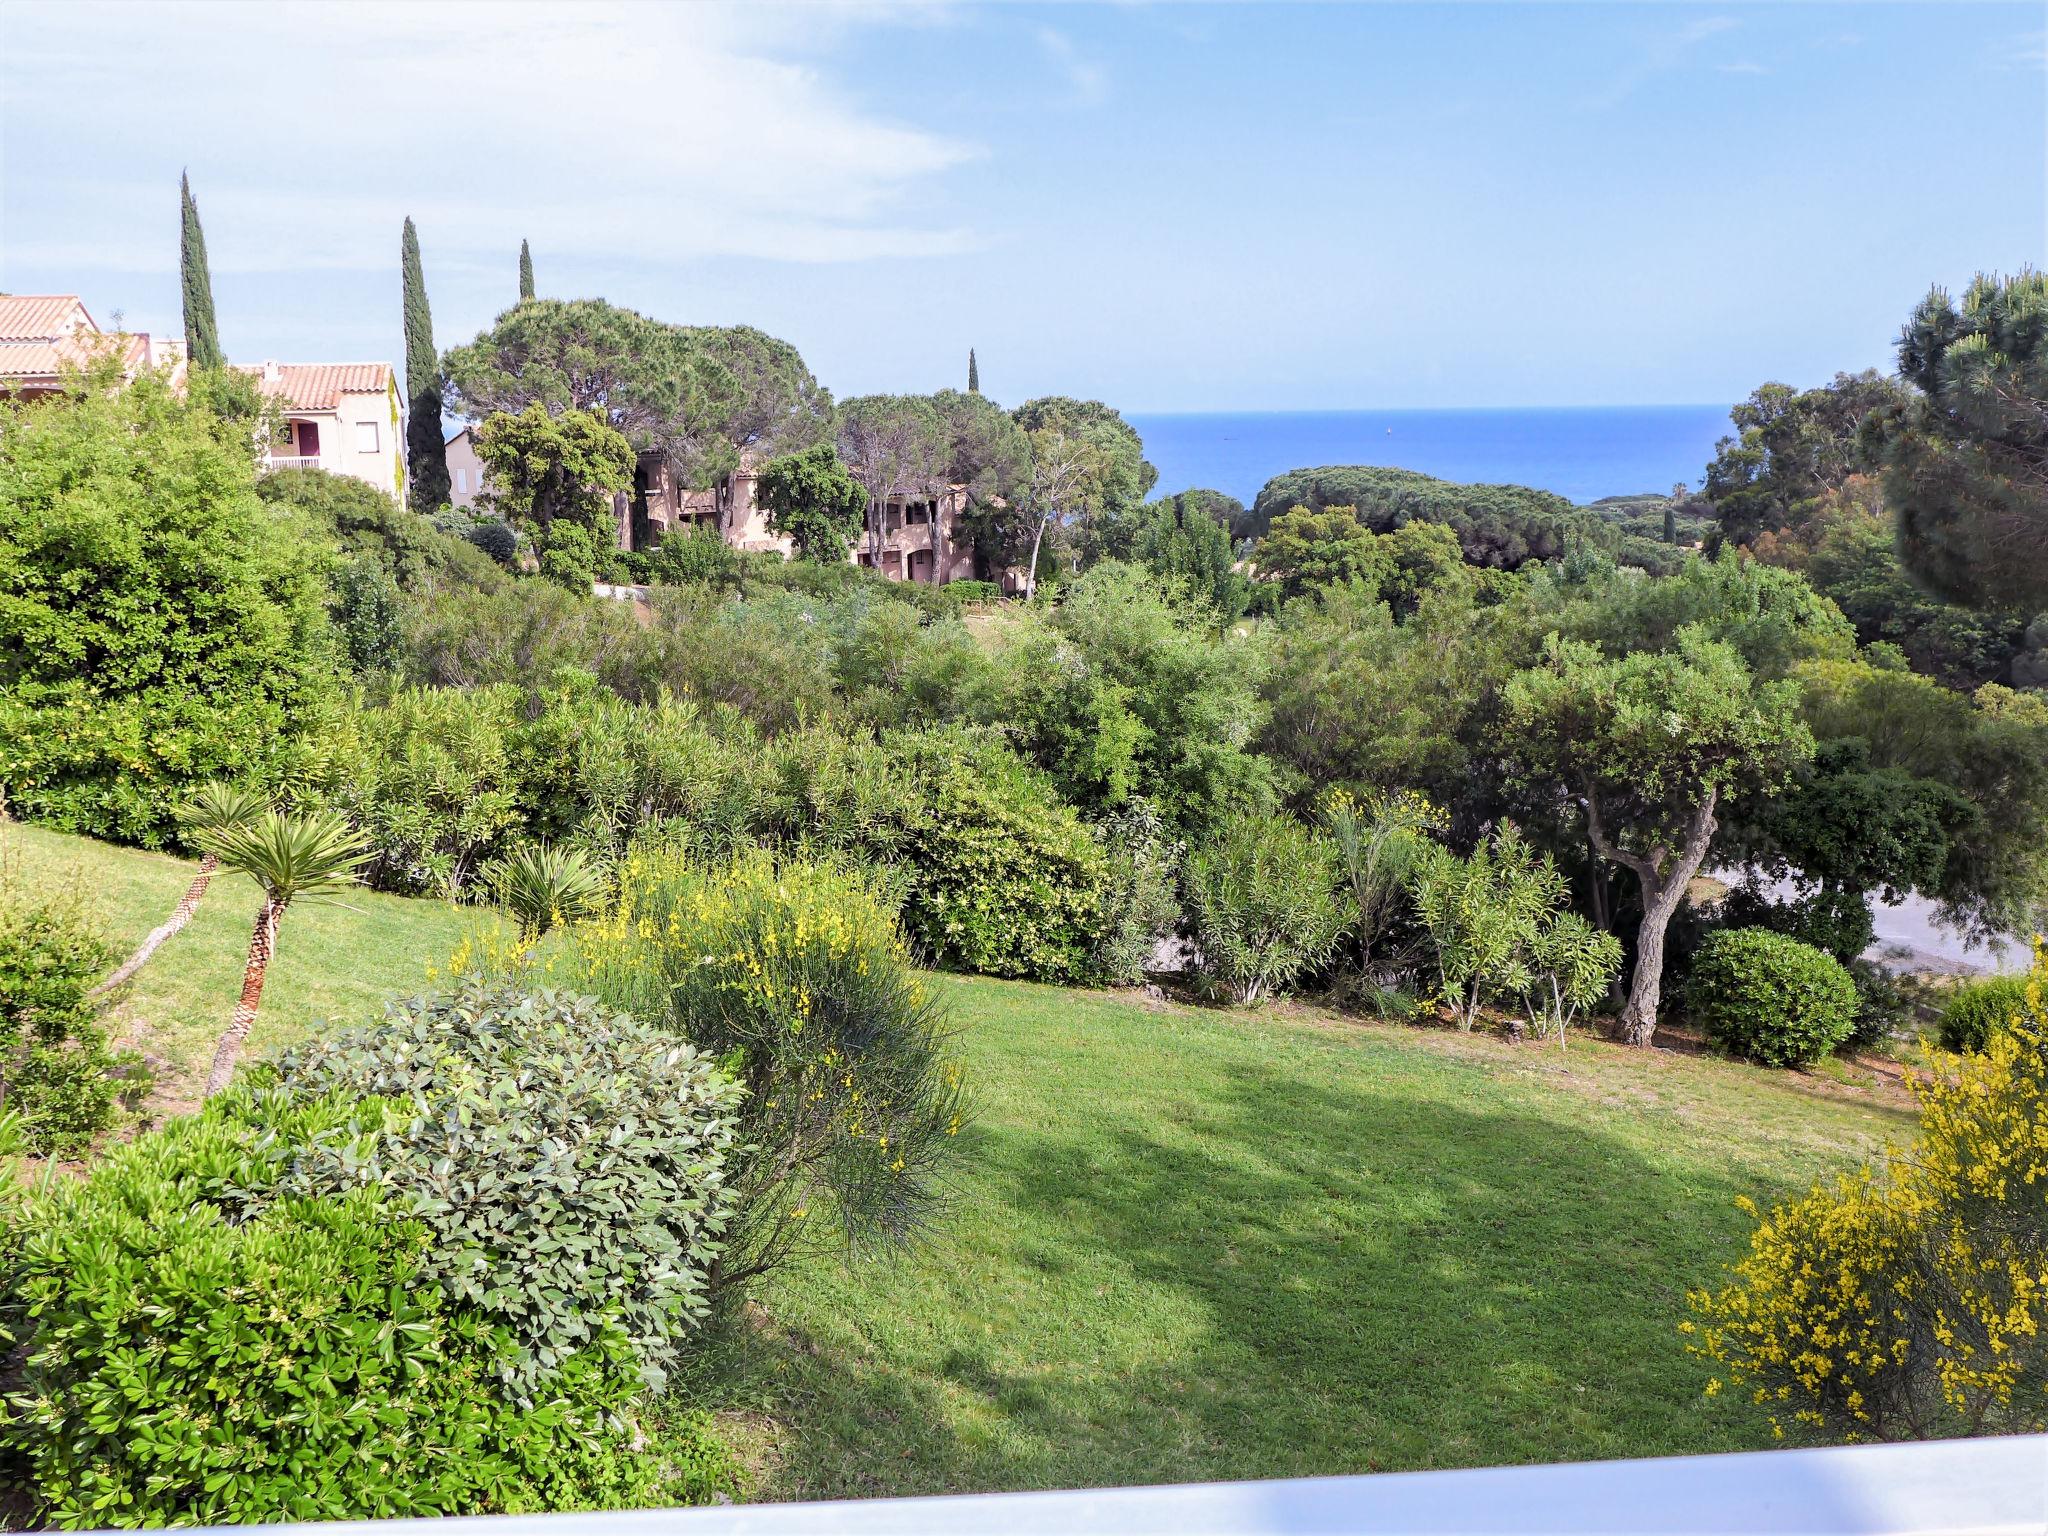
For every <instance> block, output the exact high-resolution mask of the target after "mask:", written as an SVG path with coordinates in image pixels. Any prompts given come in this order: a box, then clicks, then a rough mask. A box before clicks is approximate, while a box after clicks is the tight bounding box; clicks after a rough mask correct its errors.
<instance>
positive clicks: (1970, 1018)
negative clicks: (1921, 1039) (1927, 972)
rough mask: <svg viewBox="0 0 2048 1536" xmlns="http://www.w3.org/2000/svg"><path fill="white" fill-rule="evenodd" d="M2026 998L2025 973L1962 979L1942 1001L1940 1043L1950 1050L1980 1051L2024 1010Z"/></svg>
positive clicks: (1939, 1027)
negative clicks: (1978, 979) (1971, 979)
mask: <svg viewBox="0 0 2048 1536" xmlns="http://www.w3.org/2000/svg"><path fill="white" fill-rule="evenodd" d="M2026 1002H2027V978H2026V977H2025V976H1987V977H1985V978H1984V979H1983V980H1981V981H1966V982H1962V983H1961V984H1959V985H1958V986H1957V987H1956V988H1955V989H1954V990H1953V991H1951V992H1950V993H1949V995H1948V997H1947V999H1946V1000H1945V1001H1944V1002H1943V1003H1942V1005H1941V1020H1940V1023H1939V1025H1938V1026H1937V1028H1938V1029H1939V1031H1940V1035H1941V1043H1942V1045H1943V1046H1945V1047H1946V1048H1947V1049H1949V1050H1951V1051H1968V1052H1981V1051H1983V1049H1984V1048H1985V1046H1987V1045H1989V1044H1990V1043H1991V1037H1992V1036H1993V1035H1996V1034H1999V1033H2000V1032H2002V1031H2003V1030H2004V1029H2005V1028H2006V1026H2007V1025H2009V1024H2010V1023H2012V1021H2013V1020H2014V1019H2016V1018H2018V1017H2019V1016H2020V1014H2021V1013H2023V1012H2024V1011H2025V1009H2026Z"/></svg>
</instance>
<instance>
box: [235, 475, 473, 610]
mask: <svg viewBox="0 0 2048 1536" xmlns="http://www.w3.org/2000/svg"><path fill="white" fill-rule="evenodd" d="M256 494H257V495H259V496H261V497H262V498H263V499H264V500H265V501H266V502H268V503H270V504H271V505H272V506H274V507H278V508H281V509H284V510H285V511H287V512H288V513H289V514H290V515H291V516H292V518H293V519H294V520H295V521H296V522H297V523H298V525H299V526H298V529H297V530H295V531H297V532H299V533H300V535H301V536H302V537H306V538H310V539H311V540H313V541H315V542H317V543H319V544H323V545H326V546H327V547H329V548H331V549H333V550H334V551H336V552H337V553H338V554H339V555H340V556H341V557H342V558H343V560H345V561H355V560H359V559H366V560H369V561H370V562H371V563H372V564H374V565H375V566H376V567H377V568H378V569H380V570H382V571H383V572H384V573H385V574H386V575H388V576H389V577H390V578H391V579H392V580H393V581H394V582H396V583H397V584H398V585H399V586H400V587H402V588H403V589H404V590H405V591H407V592H424V591H431V590H433V589H435V588H437V587H447V588H450V589H452V590H456V591H490V590H492V589H493V588H496V587H499V586H502V585H503V584H504V579H505V578H504V575H503V573H502V572H501V571H500V570H499V568H498V566H497V564H496V563H495V562H493V561H492V560H491V559H489V558H488V557H487V556H486V554H485V552H484V551H483V550H482V549H481V547H480V546H478V545H476V544H474V543H473V542H471V541H470V540H469V539H467V538H465V537H464V536H463V533H462V532H457V531H454V530H452V529H450V528H446V527H443V526H441V524H440V522H439V521H438V520H437V519H435V518H430V517H425V516H422V515H421V514H420V513H417V512H414V511H413V510H411V509H410V508H409V507H407V506H405V505H404V504H403V503H402V502H400V501H398V500H397V499H396V498H395V497H392V496H389V495H386V494H385V493H384V492H383V491H380V490H378V489H377V488H376V487H375V486H374V485H369V484H366V483H365V482H363V481H361V480H358V479H356V477H355V476H353V475H338V474H332V473H329V472H328V471H326V470H324V469H281V470H274V471H272V472H271V473H268V474H266V475H264V476H262V478H260V479H259V480H258V481H257V482H256ZM455 516H457V517H460V516H461V515H460V514H459V513H458V514H455ZM462 524H463V525H464V529H465V530H466V529H467V527H468V526H470V524H469V520H468V519H467V518H462ZM498 526H499V527H503V526H504V525H503V524H499V525H498Z"/></svg>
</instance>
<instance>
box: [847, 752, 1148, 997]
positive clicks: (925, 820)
mask: <svg viewBox="0 0 2048 1536" xmlns="http://www.w3.org/2000/svg"><path fill="white" fill-rule="evenodd" d="M887 745H888V746H889V748H890V753H889V756H890V760H891V764H892V768H893V772H892V776H891V780H890V782H889V785H888V787H889V788H890V789H891V790H892V791H893V792H894V794H895V796H896V797H897V807H898V808H897V812H896V814H897V817H898V819H899V828H900V834H901V835H900V838H898V839H896V840H894V846H893V851H894V853H895V855H896V857H897V858H898V859H899V860H900V861H901V862H902V864H903V865H904V867H905V868H906V869H907V870H908V872H909V890H908V893H907V895H906V897H905V901H904V911H903V916H904V926H905V927H906V928H907V929H908V930H909V932H910V935H911V937H912V938H913V939H914V940H915V941H916V942H917V943H918V944H920V945H921V946H923V948H924V950H925V952H926V953H927V954H929V955H931V956H932V957H933V958H934V959H935V960H938V961H940V962H943V963H945V964H948V965H955V966H959V967H960V968H962V969H963V970H969V971H978V972H980V973H981V974H983V975H985V976H1018V977H1026V978H1029V979H1031V980H1034V981H1057V982H1070V981H1080V980H1085V979H1087V978H1088V977H1089V975H1090V973H1091V970H1092V967H1093V957H1094V951H1095V945H1096V940H1097V937H1098V935H1099V934H1100V932H1101V923H1102V899H1103V886H1104V881H1105V880H1106V878H1107V874H1108V871H1107V869H1106V867H1105V864H1104V861H1103V856H1102V850H1101V849H1100V848H1099V847H1098V846H1097V844H1096V841H1095V839H1094V837H1093V836H1091V835H1090V833H1089V831H1088V828H1087V826H1086V825H1084V824H1083V823H1082V821H1081V819H1080V818H1079V817H1078V816H1076V815H1075V814H1074V812H1073V809H1072V808H1071V807H1070V806H1068V805H1067V804H1066V802H1065V801H1063V800H1061V799H1060V798H1059V795H1058V793H1057V792H1056V791H1055V790H1054V789H1053V788H1052V786H1051V785H1050V784H1049V783H1047V782H1046V780H1045V778H1044V776H1043V775H1041V774H1039V773H1038V772H1036V771H1035V770H1033V769H1031V768H1029V767H1027V766H1026V765H1025V764H1023V763H1022V762H1020V761H1018V759H1017V758H1016V756H1015V755H1014V754H1012V753H1011V752H1009V751H1008V750H1007V749H1006V748H1004V747H1003V746H1002V745H1001V744H1000V743H998V742H994V741H990V740H987V739H986V738H982V737H978V736H975V735H973V734H971V733H969V732H965V731H959V730H950V731H933V732H926V733H919V734H914V735H902V736H896V737H892V738H890V740H889V742H888V744H887Z"/></svg>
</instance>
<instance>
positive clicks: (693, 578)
mask: <svg viewBox="0 0 2048 1536" xmlns="http://www.w3.org/2000/svg"><path fill="white" fill-rule="evenodd" d="M740 563H741V557H740V552H739V551H738V550H736V549H734V548H733V547H732V546H731V545H730V544H728V543H726V542H725V535H723V534H722V533H720V532H719V531H718V530H717V529H716V528H698V527H694V526H693V527H691V528H688V529H678V530H677V531H675V532H672V533H670V534H668V535H667V536H666V537H665V538H663V539H662V541H661V542H660V543H659V544H657V545H656V546H655V547H654V551H653V553H651V554H650V555H649V556H648V557H647V579H648V580H649V581H653V582H660V583H662V584H664V585H668V586H707V587H720V588H723V589H725V590H727V591H731V590H733V589H734V588H736V587H738V585H739V579H740V575H739V573H740Z"/></svg>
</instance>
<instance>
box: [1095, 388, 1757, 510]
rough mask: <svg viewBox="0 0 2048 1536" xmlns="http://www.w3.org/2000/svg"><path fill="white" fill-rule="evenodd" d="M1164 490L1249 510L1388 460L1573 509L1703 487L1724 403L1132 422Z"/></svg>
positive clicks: (1723, 421) (1721, 428)
mask: <svg viewBox="0 0 2048 1536" xmlns="http://www.w3.org/2000/svg"><path fill="white" fill-rule="evenodd" d="M1128 419H1129V421H1130V423H1131V425H1132V426H1134V427H1136V428H1137V429H1138V433H1139V435H1140V436H1142V437H1143V438H1144V439H1145V457H1146V458H1148V459H1150V460H1151V461H1152V462H1153V463H1154V464H1156V465H1158V466H1159V486H1158V491H1159V493H1160V494H1164V493H1166V492H1170V491H1182V490H1187V489H1188V488H1189V487H1191V486H1206V487H1208V488H1210V489H1212V490H1218V491H1226V492H1228V493H1229V494H1230V495H1232V496H1235V497H1237V498H1238V500H1240V501H1242V502H1244V503H1245V505H1247V506H1249V505H1251V502H1252V499H1253V498H1254V497H1256V496H1257V495H1258V494H1259V487H1260V486H1262V485H1264V484H1265V483H1266V482H1267V481H1268V480H1270V479H1271V478H1272V477H1273V476H1275V475H1278V474H1284V473H1286V472H1287V471H1288V470H1290V469H1307V468H1311V467H1314V466H1317V465H1322V464H1381V465H1388V466H1392V467H1394V468H1398V469H1416V470H1420V471H1422V473H1424V474H1426V475H1435V476H1437V477H1438V478H1439V479H1443V480H1463V481H1478V482H1484V483H1489V484H1511V485H1533V486H1537V487H1540V488H1541V489H1543V490H1546V491H1555V492H1557V493H1558V494H1559V495H1560V496H1568V497H1570V498H1571V499H1572V500H1573V501H1576V502H1582V503H1583V502H1588V501H1598V500H1599V499H1600V498H1601V497H1602V496H1630V495H1643V494H1646V493H1653V492H1654V493H1655V494H1657V495H1660V496H1661V495H1664V494H1667V493H1668V492H1669V491H1670V489H1671V487H1672V486H1674V485H1677V484H1679V483H1680V482H1681V481H1682V482H1684V483H1686V484H1688V485H1697V484H1698V483H1699V479H1700V475H1701V474H1702V472H1704V471H1705V469H1706V467H1707V462H1708V460H1710V459H1712V458H1713V456H1714V443H1715V441H1716V440H1717V439H1719V438H1721V437H1723V436H1725V435H1727V433H1728V432H1729V431H1730V430H1731V428H1730V426H1729V423H1728V408H1727V407H1726V406H1721V405H1619V406H1587V407H1578V406H1565V407H1555V408H1518V409H1498V410H1462V411H1248V412H1229V413H1226V412H1202V413H1199V414H1187V415H1170V416H1169V415H1158V416H1131V417H1129V418H1128Z"/></svg>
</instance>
